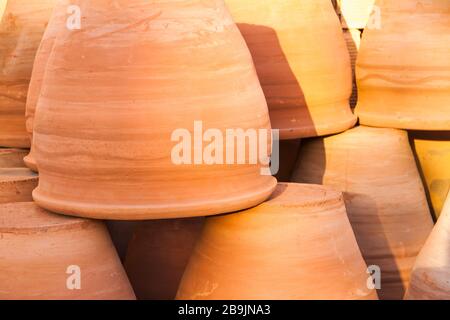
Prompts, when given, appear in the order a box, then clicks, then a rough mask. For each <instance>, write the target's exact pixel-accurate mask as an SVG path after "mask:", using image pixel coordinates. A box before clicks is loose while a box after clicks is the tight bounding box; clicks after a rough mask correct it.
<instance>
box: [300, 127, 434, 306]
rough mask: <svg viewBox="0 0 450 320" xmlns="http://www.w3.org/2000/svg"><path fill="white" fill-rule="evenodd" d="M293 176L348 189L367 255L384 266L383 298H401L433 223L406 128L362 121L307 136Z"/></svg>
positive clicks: (348, 200)
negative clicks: (328, 133) (342, 129)
mask: <svg viewBox="0 0 450 320" xmlns="http://www.w3.org/2000/svg"><path fill="white" fill-rule="evenodd" d="M292 180H293V181H296V182H305V183H320V184H324V185H330V186H333V187H335V188H336V189H339V190H342V191H343V192H344V198H345V202H346V206H347V212H348V215H349V218H350V222H351V224H352V227H353V230H354V231H355V235H356V239H357V241H358V244H359V247H360V248H361V251H362V254H363V256H364V258H365V260H366V262H367V264H368V265H369V266H375V267H379V268H380V269H381V289H380V290H378V294H379V296H380V298H381V299H402V298H403V295H404V293H405V289H406V287H407V285H408V282H409V276H410V272H411V269H412V266H413V264H414V260H415V258H416V256H417V254H418V253H419V251H420V249H421V248H422V246H423V244H424V243H425V240H426V239H427V237H428V235H429V233H430V232H431V229H432V227H433V221H432V218H431V214H430V210H429V208H428V204H427V199H426V196H425V191H424V187H423V184H422V181H421V180H420V175H419V172H418V170H417V167H416V164H415V161H414V156H413V153H412V151H411V148H410V146H409V143H408V135H407V133H406V132H405V131H402V130H396V129H379V128H370V127H363V126H361V127H357V128H354V129H351V130H349V131H347V132H345V133H342V134H339V135H336V136H332V137H327V138H323V139H322V138H318V139H312V140H309V141H303V144H302V152H301V153H300V156H299V159H298V165H297V168H296V170H295V171H294V174H293V176H292ZM374 270H375V269H374Z"/></svg>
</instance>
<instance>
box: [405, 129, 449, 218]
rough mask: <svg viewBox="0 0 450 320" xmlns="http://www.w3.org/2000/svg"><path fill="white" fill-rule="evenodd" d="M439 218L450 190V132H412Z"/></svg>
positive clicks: (415, 147)
mask: <svg viewBox="0 0 450 320" xmlns="http://www.w3.org/2000/svg"><path fill="white" fill-rule="evenodd" d="M409 135H410V138H411V140H412V143H413V147H414V151H415V153H416V155H417V160H418V162H419V166H420V169H421V173H422V176H423V178H424V182H425V185H426V187H427V190H428V195H429V198H430V202H431V205H432V207H433V211H434V216H435V218H436V219H437V218H438V217H439V215H440V213H441V210H442V207H443V206H444V202H445V199H446V198H447V194H448V193H449V191H450V132H445V131H440V132H419V131H415V132H410V134H409Z"/></svg>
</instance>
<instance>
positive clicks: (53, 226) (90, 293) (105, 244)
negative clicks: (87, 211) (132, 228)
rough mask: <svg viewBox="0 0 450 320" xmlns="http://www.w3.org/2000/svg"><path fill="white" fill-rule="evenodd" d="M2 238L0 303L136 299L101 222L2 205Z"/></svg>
mask: <svg viewBox="0 0 450 320" xmlns="http://www.w3.org/2000/svg"><path fill="white" fill-rule="evenodd" d="M0 238H1V239H2V240H1V241H0V257H2V258H1V259H0V270H2V272H1V273H0V288H2V289H1V290H0V299H2V300H4V299H8V300H9V299H21V300H22V299H33V300H43V299H58V300H60V299H61V300H70V299H83V300H84V299H86V300H87V299H90V300H92V299H95V300H100V299H111V300H120V299H135V296H134V294H133V289H132V288H131V286H130V283H129V282H128V279H127V276H126V274H125V271H124V270H123V267H122V265H121V263H120V260H119V257H118V256H117V253H116V251H115V249H114V246H113V244H112V242H111V239H110V237H109V235H108V231H107V230H106V228H105V226H104V224H103V223H102V222H99V221H94V220H86V219H80V218H72V217H66V216H60V215H55V214H52V213H49V212H47V211H45V210H43V209H40V208H38V207H37V206H36V205H35V204H34V203H32V202H28V203H13V204H5V205H1V206H0ZM78 280H79V282H78ZM78 288H80V289H78Z"/></svg>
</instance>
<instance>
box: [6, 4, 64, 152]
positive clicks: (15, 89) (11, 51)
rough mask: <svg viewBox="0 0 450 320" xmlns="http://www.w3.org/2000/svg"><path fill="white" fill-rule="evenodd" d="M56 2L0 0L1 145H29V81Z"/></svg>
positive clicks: (24, 146) (26, 146)
mask: <svg viewBox="0 0 450 320" xmlns="http://www.w3.org/2000/svg"><path fill="white" fill-rule="evenodd" d="M55 2H56V0H31V1H30V0H8V1H6V0H1V1H0V68H1V72H0V146H5V147H15V148H28V147H30V139H29V137H28V135H27V133H26V130H25V117H24V113H25V103H26V97H27V91H28V84H29V82H30V77H31V70H32V68H33V62H34V57H35V54H36V51H37V49H38V46H39V43H40V42H41V38H42V35H43V33H44V30H45V27H46V26H47V23H48V20H49V18H50V14H51V12H52V9H53V6H54V4H55ZM2 7H3V8H4V9H3V10H2V9H1V8H2Z"/></svg>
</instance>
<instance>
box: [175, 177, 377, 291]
mask: <svg viewBox="0 0 450 320" xmlns="http://www.w3.org/2000/svg"><path fill="white" fill-rule="evenodd" d="M368 280H370V279H369V275H368V274H367V273H366V264H365V263H364V260H363V258H362V256H361V253H360V251H359V248H358V246H357V244H356V240H355V236H354V234H353V231H352V229H351V226H350V223H349V221H348V218H347V214H346V212H345V206H344V201H343V199H342V194H341V193H340V192H336V191H333V190H331V189H329V188H326V187H323V186H315V185H299V184H279V186H278V188H277V189H276V191H275V193H274V194H273V195H272V197H271V198H270V200H268V201H267V202H265V203H263V204H261V205H259V206H257V207H254V208H252V209H249V210H246V211H242V212H238V213H235V214H229V215H222V216H217V217H211V218H207V219H206V223H205V226H204V229H203V232H202V234H201V236H200V238H199V240H198V242H197V245H196V248H195V250H194V253H193V255H192V257H191V259H190V261H189V264H188V266H187V268H186V272H185V274H184V276H183V279H182V282H181V284H180V288H179V290H178V294H177V298H178V299H206V300H216V299H226V300H228V299H233V300H234V299H243V300H245V299H251V300H256V299H376V298H377V295H376V292H375V291H374V290H370V289H368V286H367V282H368Z"/></svg>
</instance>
